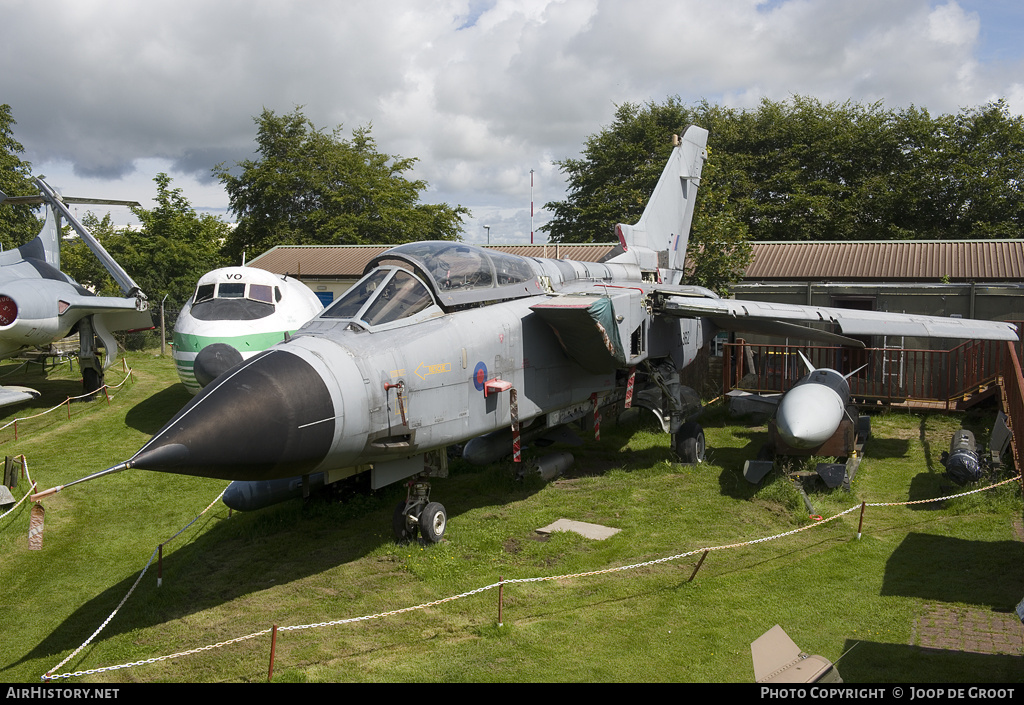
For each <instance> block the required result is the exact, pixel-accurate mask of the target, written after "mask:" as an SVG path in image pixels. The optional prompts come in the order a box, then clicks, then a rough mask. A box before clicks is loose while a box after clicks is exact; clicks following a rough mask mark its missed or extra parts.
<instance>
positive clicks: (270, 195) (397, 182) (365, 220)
mask: <svg viewBox="0 0 1024 705" xmlns="http://www.w3.org/2000/svg"><path fill="white" fill-rule="evenodd" d="M255 122H256V124H257V127H258V130H257V137H256V142H257V144H258V146H259V147H258V152H259V154H260V158H259V159H257V160H246V161H242V162H239V163H238V164H237V165H236V166H237V167H239V169H240V170H241V172H240V174H238V175H237V176H236V175H234V174H232V173H231V171H230V170H229V169H228V168H227V167H225V166H224V165H223V164H221V165H218V166H217V167H215V168H214V170H213V173H214V174H215V175H216V176H217V177H218V178H219V179H220V180H221V182H222V183H223V184H224V187H225V189H226V190H227V192H228V197H229V199H230V203H231V210H232V212H233V213H234V214H235V216H236V218H237V226H236V228H235V230H234V231H233V232H232V234H231V236H230V237H229V239H228V244H227V247H226V250H227V252H228V254H229V255H230V256H232V257H239V256H240V255H241V253H242V252H243V251H247V252H248V253H249V255H250V256H254V255H256V254H258V253H260V252H263V251H265V250H267V249H269V248H270V247H273V246H275V245H279V244H294V245H313V244H322V245H326V244H339V245H344V244H365V243H373V244H398V243H402V242H410V241H414V240H431V239H433V240H454V239H458V236H459V233H460V232H461V230H462V220H463V217H464V216H466V215H468V213H469V211H468V210H466V209H465V208H463V207H462V206H456V207H454V208H453V207H450V206H447V205H429V204H423V203H420V202H419V198H420V193H421V192H422V191H423V190H424V189H426V187H427V184H426V182H425V181H421V180H409V179H407V178H406V177H405V174H406V172H408V171H409V170H410V169H412V167H413V165H414V164H415V163H416V159H411V158H402V157H398V156H394V155H388V154H382V153H381V152H378V151H377V145H376V142H375V141H374V139H373V137H372V136H371V128H370V127H359V128H356V129H355V130H353V131H352V139H351V140H346V139H342V138H341V136H340V128H336V129H335V130H333V131H332V132H331V133H325V132H324V131H323V130H321V129H318V128H316V126H314V125H313V123H312V122H310V121H309V120H308V119H307V118H306V116H305V115H303V113H302V111H301V109H300V108H296V109H295V111H294V112H292V113H291V114H289V115H282V116H279V115H277V114H275V113H274V112H273V111H271V110H264V111H263V113H262V115H261V116H260V117H259V118H256V119H255Z"/></svg>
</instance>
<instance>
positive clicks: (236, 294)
mask: <svg viewBox="0 0 1024 705" xmlns="http://www.w3.org/2000/svg"><path fill="white" fill-rule="evenodd" d="M217 298H218V299H244V298H245V284H221V285H220V288H218V289H217Z"/></svg>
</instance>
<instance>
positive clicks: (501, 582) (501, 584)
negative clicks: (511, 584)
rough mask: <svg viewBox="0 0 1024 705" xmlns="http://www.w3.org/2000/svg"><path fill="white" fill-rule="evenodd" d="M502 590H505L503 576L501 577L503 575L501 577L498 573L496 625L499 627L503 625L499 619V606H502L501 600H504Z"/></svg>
mask: <svg viewBox="0 0 1024 705" xmlns="http://www.w3.org/2000/svg"><path fill="white" fill-rule="evenodd" d="M504 592H505V578H503V577H501V576H500V575H499V576H498V626H499V627H501V626H504V624H503V623H502V621H501V606H502V602H503V600H504Z"/></svg>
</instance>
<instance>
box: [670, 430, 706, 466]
mask: <svg viewBox="0 0 1024 705" xmlns="http://www.w3.org/2000/svg"><path fill="white" fill-rule="evenodd" d="M673 440H674V443H673V448H674V450H675V452H676V455H678V456H679V459H680V460H681V461H682V462H684V463H688V464H691V465H692V464H695V463H703V462H704V457H705V454H706V452H707V445H706V444H705V442H704V429H703V428H701V426H700V424H698V423H697V422H696V421H688V422H687V423H685V424H683V426H682V428H680V429H679V432H678V433H676V435H675V438H674V439H673Z"/></svg>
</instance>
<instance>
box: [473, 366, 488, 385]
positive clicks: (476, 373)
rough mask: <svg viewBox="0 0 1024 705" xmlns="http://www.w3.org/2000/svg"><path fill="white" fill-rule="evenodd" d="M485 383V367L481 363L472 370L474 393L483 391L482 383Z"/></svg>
mask: <svg viewBox="0 0 1024 705" xmlns="http://www.w3.org/2000/svg"><path fill="white" fill-rule="evenodd" d="M486 381H487V365H485V364H484V363H483V362H478V363H476V368H475V369H474V370H473V386H474V387H476V391H478V392H482V391H484V383H485V382H486Z"/></svg>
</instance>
